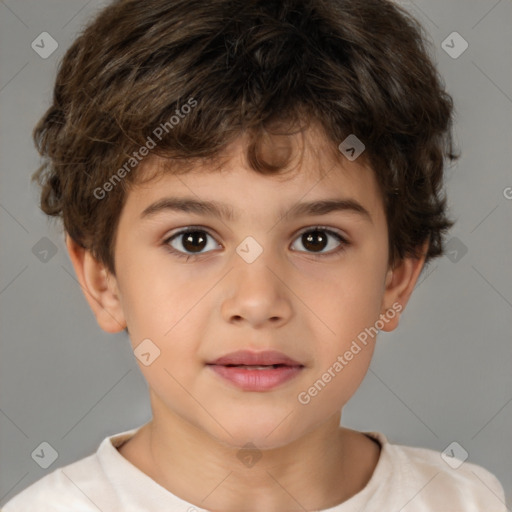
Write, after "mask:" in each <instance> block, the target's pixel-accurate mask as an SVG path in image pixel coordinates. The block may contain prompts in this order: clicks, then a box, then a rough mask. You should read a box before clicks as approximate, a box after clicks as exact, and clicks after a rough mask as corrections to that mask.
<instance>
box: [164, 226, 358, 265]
mask: <svg viewBox="0 0 512 512" xmlns="http://www.w3.org/2000/svg"><path fill="white" fill-rule="evenodd" d="M314 231H320V232H323V233H327V234H329V235H332V236H333V237H334V238H336V239H337V240H338V241H339V242H340V243H341V245H340V246H339V247H338V248H337V249H334V250H333V251H330V252H328V253H314V252H308V251H297V252H306V253H307V254H311V255H313V256H317V257H321V258H322V257H323V258H325V257H329V256H336V255H338V254H339V253H341V252H343V251H344V250H345V249H346V248H347V247H348V246H349V245H350V242H348V241H347V240H346V239H345V238H344V237H343V236H341V235H340V234H339V233H337V232H336V231H333V230H331V229H329V228H327V227H325V226H311V227H308V228H307V229H305V230H303V231H301V232H300V233H299V234H298V235H297V237H296V238H295V240H296V239H297V238H299V237H301V236H302V235H304V234H306V233H309V232H314ZM196 232H201V233H206V234H207V235H209V236H211V237H212V238H215V237H214V236H213V235H212V234H211V233H210V232H209V231H208V230H207V229H205V228H203V227H202V226H188V227H187V228H185V229H182V230H180V231H177V232H176V233H174V234H173V235H171V236H170V237H167V238H166V239H165V240H164V241H163V244H164V245H165V247H166V250H167V251H169V252H170V253H171V254H173V255H174V256H176V257H177V258H186V260H187V261H188V260H189V259H191V258H192V259H195V258H199V257H201V256H204V255H205V254H208V252H210V251H208V252H205V253H196V254H188V253H184V252H181V251H178V250H177V249H174V248H173V247H171V246H170V245H169V243H170V242H171V241H172V240H174V239H175V238H178V237H179V236H182V235H185V234H188V233H196Z"/></svg>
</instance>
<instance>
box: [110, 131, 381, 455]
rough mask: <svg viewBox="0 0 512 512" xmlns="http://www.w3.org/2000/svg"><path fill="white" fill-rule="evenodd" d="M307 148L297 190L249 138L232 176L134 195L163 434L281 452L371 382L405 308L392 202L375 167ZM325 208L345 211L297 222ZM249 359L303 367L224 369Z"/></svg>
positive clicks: (152, 381)
mask: <svg viewBox="0 0 512 512" xmlns="http://www.w3.org/2000/svg"><path fill="white" fill-rule="evenodd" d="M306 141H307V145H306V149H305V153H304V155H303V158H302V161H301V164H300V165H299V166H298V167H297V168H296V172H293V173H292V174H290V175H287V176H286V177H285V178H283V177H276V176H263V175H260V174H258V173H257V172H255V171H254V170H251V169H250V168H249V167H248V166H247V164H246V163H245V161H244V157H243V155H244V154H245V151H244V141H243V140H242V139H239V140H238V141H237V142H236V143H235V144H233V145H232V146H231V147H230V152H229V160H228V161H227V163H226V165H224V166H223V167H222V169H221V170H212V169H208V168H202V167H198V168H197V169H194V170H193V171H192V172H191V173H189V174H186V175H181V176H173V175H171V174H165V175H163V176H162V177H159V178H158V179H155V180H153V181H151V182H149V183H146V184H144V185H138V186H136V187H134V188H133V189H132V190H131V191H130V192H129V193H128V196H127V200H126V203H125V206H124V208H123V211H122V213H121V216H120V221H119V226H118V231H117V236H116V244H115V263H116V277H115V282H116V286H117V290H118V294H119V301H120V307H121V309H122V312H123V315H124V320H125V322H126V324H127V326H128V329H129V332H130V337H131V340H132V345H133V348H134V349H136V354H137V353H139V354H140V353H144V354H145V355H144V356H143V357H141V360H140V361H139V366H140V368H141V371H142V372H143V374H144V376H145V378H146V379H147V382H148V384H149V387H150V389H151V400H152V406H153V414H154V416H153V417H154V421H155V422H164V423H166V422H167V423H168V424H171V423H172V422H175V421H180V422H181V421H185V422H187V423H189V424H192V425H194V426H195V427H197V428H198V429H200V431H203V432H206V433H208V434H209V435H210V436H213V437H214V438H215V439H217V440H219V441H221V442H223V443H226V444H228V445H231V446H238V447H240V446H243V445H245V444H246V443H247V442H249V441H250V442H252V443H254V444H255V445H256V446H258V447H261V448H271V447H278V446H282V445H284V444H286V443H290V442H291V441H293V440H295V439H298V438H299V437H301V436H304V435H305V434H307V433H308V432H311V431H312V430H313V429H314V428H315V427H317V426H319V425H320V424H322V423H324V422H326V421H327V420H328V419H329V418H332V416H333V415H336V414H338V413H339V411H340V410H341V409H342V407H343V406H344V405H345V403H346V402H347V401H348V400H349V398H350V397H351V396H352V394H353V393H354V392H355V390H356V389H357V387H358V386H359V384H360V382H361V380H362V379H363V377H364V375H365V373H366V371H367V369H368V366H369V363H370V359H371V356H372V352H373V347H374V341H375V338H374V337H372V336H373V334H372V335H371V336H368V332H369V331H368V330H367V331H365V329H369V328H371V327H373V326H375V324H376V321H378V320H379V318H381V317H380V315H381V314H383V313H385V312H386V310H387V309H388V308H389V307H390V304H387V305H386V285H387V282H388V280H387V278H388V277H389V276H390V274H389V272H388V230H387V225H386V219H385V214H384V209H383V204H382V200H381V197H380V194H379V190H378V186H377V183H376V180H375V177H374V175H373V171H372V170H371V169H369V168H367V167H365V166H363V164H362V163H358V161H357V160H356V161H354V162H350V161H348V160H347V159H345V158H344V157H342V156H341V154H340V158H339V160H338V161H337V162H334V161H332V160H329V158H328V157H327V156H326V155H328V154H329V152H328V151H327V150H326V149H325V147H324V146H323V144H324V142H323V139H322V138H321V136H320V135H318V134H314V133H311V132H310V133H309V134H308V135H307V138H306ZM151 165H158V160H153V161H152V162H151ZM178 199H179V200H181V201H182V205H183V204H185V203H184V201H185V200H193V201H196V202H212V201H214V202H215V203H216V204H217V205H223V210H222V211H223V215H221V214H219V215H218V216H217V215H215V214H213V213H212V212H211V211H206V210H204V209H203V210H204V211H201V209H200V208H197V207H196V208H195V209H192V208H185V210H187V211H184V209H181V210H180V209H179V208H178V207H177V206H176V204H177V203H176V200H178ZM165 200H167V203H166V202H165ZM320 201H338V202H340V203H339V204H341V207H340V208H338V209H333V210H331V211H328V210H329V209H328V208H327V209H324V210H323V211H321V209H317V212H316V213H315V210H309V211H308V210H306V209H305V208H303V209H302V211H298V210H297V208H298V207H297V205H301V204H304V203H313V202H320ZM341 202H343V203H341ZM173 204H174V206H172V205H173ZM294 208H295V210H294ZM228 211H229V212H230V214H231V215H227V213H228ZM319 213H320V214H319ZM187 230H188V233H187V232H186V231H187ZM364 332H366V333H367V336H366V338H367V340H366V343H365V344H363V343H362V342H361V340H362V338H364V335H362V333H364ZM358 336H359V338H358ZM143 340H146V341H143ZM148 340H150V341H148ZM355 340H356V344H357V346H359V351H357V348H355V346H354V341H355ZM357 340H359V342H357ZM142 342H143V344H142V345H140V347H139V344H141V343H142ZM137 347H139V348H137ZM240 350H246V351H249V352H252V353H261V352H263V351H270V350H271V351H278V352H280V353H281V354H283V355H284V356H287V357H288V358H290V359H292V360H293V361H295V364H294V365H292V364H291V363H290V364H288V365H285V366H280V367H278V368H274V369H269V368H267V369H262V368H261V369H256V368H247V367H240V368H233V367H229V366H226V365H222V364H218V365H212V364H211V363H213V362H215V360H217V359H218V358H220V357H223V356H226V355H229V354H231V353H233V352H237V351H240ZM347 352H351V353H352V357H350V355H349V354H348V353H347ZM340 357H341V360H340ZM271 359H272V358H271ZM142 361H144V363H143V362H142ZM244 361H245V364H247V363H248V361H247V360H244ZM251 361H252V362H253V363H254V360H249V362H251ZM273 361H274V360H272V361H266V362H262V361H259V362H260V363H261V364H262V365H266V364H269V363H272V362H273ZM341 361H343V362H341ZM231 363H232V364H237V363H240V360H235V361H231ZM336 363H338V364H336ZM340 365H341V369H340ZM257 372H262V373H260V374H258V373H257ZM326 374H328V375H327V376H326ZM329 377H330V378H329ZM319 379H320V381H321V383H319V382H318V381H319ZM315 382H316V387H315ZM315 390H316V392H315Z"/></svg>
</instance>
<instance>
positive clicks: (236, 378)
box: [209, 364, 303, 391]
mask: <svg viewBox="0 0 512 512" xmlns="http://www.w3.org/2000/svg"><path fill="white" fill-rule="evenodd" d="M209 366H210V368H211V369H212V370H213V371H214V372H215V373H217V375H220V376H221V377H223V378H224V379H226V380H228V381H229V382H231V383H232V384H234V385H235V386H237V387H238V388H240V389H243V390H244V391H268V390H270V389H273V388H275V387H277V386H279V385H280V384H283V383H284V382H287V381H289V380H290V379H293V378H294V377H296V376H297V375H298V374H299V373H300V371H301V370H302V368H303V367H302V366H279V367H277V368H271V369H268V370H251V369H245V368H240V367H238V366H221V365H215V364H214V365H209Z"/></svg>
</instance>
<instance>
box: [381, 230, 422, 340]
mask: <svg viewBox="0 0 512 512" xmlns="http://www.w3.org/2000/svg"><path fill="white" fill-rule="evenodd" d="M428 246H429V241H428V240H427V241H426V242H425V243H424V244H423V246H422V247H421V251H420V253H421V257H420V258H412V257H407V258H404V259H403V260H401V261H400V262H399V263H398V264H397V265H396V266H395V267H393V268H390V269H389V270H388V272H387V274H386V282H385V290H384V296H383V299H382V309H381V318H382V317H385V318H384V320H385V321H384V322H383V323H384V327H383V328H382V329H381V330H383V331H388V332H391V331H394V330H395V329H396V328H397V327H398V323H399V321H400V313H401V312H402V311H403V310H404V309H405V306H406V305H407V302H409V298H410V297H411V294H412V292H413V290H414V287H415V286H416V282H417V280H418V277H419V275H420V273H421V270H422V269H423V265H424V263H425V257H426V254H427V251H428ZM391 311H393V312H394V313H395V314H394V315H393V317H391V315H390V312H391ZM386 312H388V314H386Z"/></svg>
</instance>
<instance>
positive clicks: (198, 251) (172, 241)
mask: <svg viewBox="0 0 512 512" xmlns="http://www.w3.org/2000/svg"><path fill="white" fill-rule="evenodd" d="M208 238H211V239H212V240H213V237H212V235H210V234H209V233H208V232H207V231H204V230H202V229H190V228H189V229H187V230H182V231H179V232H178V233H175V234H174V235H172V236H171V237H169V238H168V239H167V240H165V242H164V244H166V245H168V246H170V247H169V249H170V250H171V252H173V253H175V254H176V255H178V256H195V255H198V256H200V255H202V254H205V253H206V252H209V251H204V249H205V248H207V246H208V242H209V241H208ZM210 245H211V248H212V249H215V248H217V247H218V246H219V245H218V244H215V243H212V242H210Z"/></svg>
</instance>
